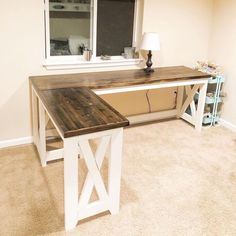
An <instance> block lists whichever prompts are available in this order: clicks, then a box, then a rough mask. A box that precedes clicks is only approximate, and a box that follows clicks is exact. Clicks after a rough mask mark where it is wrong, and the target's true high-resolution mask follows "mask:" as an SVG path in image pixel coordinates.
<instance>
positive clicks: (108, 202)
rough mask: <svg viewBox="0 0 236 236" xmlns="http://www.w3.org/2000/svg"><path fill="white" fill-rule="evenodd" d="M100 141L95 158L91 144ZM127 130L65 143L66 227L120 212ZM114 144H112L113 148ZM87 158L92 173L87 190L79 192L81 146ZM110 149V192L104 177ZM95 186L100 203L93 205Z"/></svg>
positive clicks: (88, 175) (89, 174) (71, 139)
mask: <svg viewBox="0 0 236 236" xmlns="http://www.w3.org/2000/svg"><path fill="white" fill-rule="evenodd" d="M95 138H100V143H99V144H98V148H97V150H96V153H95V155H94V154H93V152H92V148H91V146H90V144H89V140H90V139H95ZM122 138H123V128H119V129H113V130H108V131H102V132H97V133H92V134H86V135H82V136H78V137H75V138H66V139H65V140H64V194H65V197H64V199H65V228H66V230H70V229H73V228H74V227H75V226H76V224H77V221H78V220H81V219H84V218H87V217H89V216H93V215H96V214H98V213H101V212H104V211H107V210H109V211H110V212H111V213H112V214H116V213H117V212H118V211H119V202H120V179H121V155H122ZM109 144H110V145H109ZM78 145H79V148H80V152H81V154H82V155H83V157H84V159H85V163H86V165H87V168H88V174H87V177H86V179H85V182H84V186H83V189H82V191H81V194H80V198H79V193H78V184H79V179H78V152H77V150H78V147H77V146H78ZM107 150H109V152H110V153H109V176H108V178H109V182H108V192H107V190H106V187H105V185H104V183H103V179H102V176H101V174H100V168H101V166H102V162H103V160H104V157H105V154H106V151H107ZM93 187H95V188H96V191H97V194H98V197H99V200H98V201H95V202H92V203H89V199H90V196H91V194H92V190H93Z"/></svg>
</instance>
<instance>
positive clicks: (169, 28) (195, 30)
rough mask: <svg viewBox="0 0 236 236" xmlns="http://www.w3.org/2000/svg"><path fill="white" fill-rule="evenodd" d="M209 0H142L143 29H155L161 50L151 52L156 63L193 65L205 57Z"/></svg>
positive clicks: (210, 4) (206, 51)
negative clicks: (143, 1) (143, 2)
mask: <svg viewBox="0 0 236 236" xmlns="http://www.w3.org/2000/svg"><path fill="white" fill-rule="evenodd" d="M212 7H213V1H212V0H164V1H163V0H146V1H145V5H144V21H143V28H144V31H155V32H158V33H159V37H160V40H161V51H160V52H156V53H154V60H153V61H154V63H155V65H159V66H169V65H181V64H182V65H186V66H194V65H195V63H196V61H197V60H204V59H207V57H208V43H209V35H210V28H211V20H212Z"/></svg>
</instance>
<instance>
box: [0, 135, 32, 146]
mask: <svg viewBox="0 0 236 236" xmlns="http://www.w3.org/2000/svg"><path fill="white" fill-rule="evenodd" d="M32 142H33V137H32V136H29V137H23V138H16V139H8V140H3V141H0V148H6V147H12V146H17V145H23V144H30V143H32Z"/></svg>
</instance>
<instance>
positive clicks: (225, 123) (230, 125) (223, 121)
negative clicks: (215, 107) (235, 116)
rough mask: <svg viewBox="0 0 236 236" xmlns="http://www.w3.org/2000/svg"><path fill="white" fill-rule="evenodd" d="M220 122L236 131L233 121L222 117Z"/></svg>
mask: <svg viewBox="0 0 236 236" xmlns="http://www.w3.org/2000/svg"><path fill="white" fill-rule="evenodd" d="M220 124H221V125H222V126H224V127H225V128H227V129H230V130H232V131H233V132H236V125H234V124H232V123H230V122H228V121H226V120H224V119H220Z"/></svg>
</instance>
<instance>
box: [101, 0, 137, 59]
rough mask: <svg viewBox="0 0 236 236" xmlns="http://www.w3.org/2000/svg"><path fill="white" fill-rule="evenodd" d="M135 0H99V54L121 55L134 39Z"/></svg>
mask: <svg viewBox="0 0 236 236" xmlns="http://www.w3.org/2000/svg"><path fill="white" fill-rule="evenodd" d="M134 6H135V0H98V9H97V13H98V16H97V56H101V55H112V56H116V55H121V53H122V52H123V51H124V47H131V46H132V41H133V23H134V22H133V21H134Z"/></svg>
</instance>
